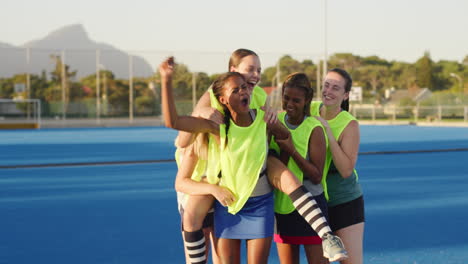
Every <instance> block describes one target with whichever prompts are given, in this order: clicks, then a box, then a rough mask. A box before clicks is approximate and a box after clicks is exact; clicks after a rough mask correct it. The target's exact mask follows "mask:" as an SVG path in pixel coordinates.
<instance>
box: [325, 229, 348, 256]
mask: <svg viewBox="0 0 468 264" xmlns="http://www.w3.org/2000/svg"><path fill="white" fill-rule="evenodd" d="M322 248H323V256H324V257H326V258H327V259H328V260H329V261H330V262H333V261H341V260H344V259H347V258H348V252H347V251H346V249H345V247H344V245H343V242H342V241H341V239H340V238H339V237H338V236H335V235H332V234H331V233H326V234H325V235H324V236H323V237H322Z"/></svg>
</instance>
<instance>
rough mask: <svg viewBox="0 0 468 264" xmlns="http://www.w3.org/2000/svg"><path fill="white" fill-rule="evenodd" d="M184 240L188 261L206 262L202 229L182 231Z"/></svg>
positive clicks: (193, 263) (194, 263) (200, 263)
mask: <svg viewBox="0 0 468 264" xmlns="http://www.w3.org/2000/svg"><path fill="white" fill-rule="evenodd" d="M184 240H185V241H184V244H185V248H186V249H187V252H188V256H189V262H190V263H192V264H204V263H206V242H205V235H204V234H203V230H201V229H200V230H197V231H193V232H188V231H184Z"/></svg>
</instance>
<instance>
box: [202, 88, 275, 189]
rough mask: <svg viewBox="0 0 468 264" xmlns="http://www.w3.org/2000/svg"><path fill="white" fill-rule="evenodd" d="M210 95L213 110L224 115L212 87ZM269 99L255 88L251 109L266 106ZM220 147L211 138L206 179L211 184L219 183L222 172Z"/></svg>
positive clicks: (211, 137)
mask: <svg viewBox="0 0 468 264" xmlns="http://www.w3.org/2000/svg"><path fill="white" fill-rule="evenodd" d="M208 92H209V94H210V104H211V107H212V108H215V109H217V110H218V111H220V112H221V113H222V114H224V109H223V106H222V105H221V104H220V103H219V101H218V99H216V96H215V95H214V93H213V89H211V87H210V88H209V89H208ZM266 99H267V94H266V92H265V91H264V90H263V89H262V88H261V87H259V86H255V87H254V89H253V92H252V97H251V101H250V105H249V106H250V109H257V108H260V107H262V106H264V105H265V103H266ZM219 155H220V154H219V145H218V143H217V142H216V140H215V138H214V136H213V135H210V136H209V143H208V160H209V161H210V162H209V165H208V166H207V169H206V177H207V180H208V182H209V183H217V182H218V180H219V179H218V175H219V172H220V171H221V167H220V163H219V159H220V158H219Z"/></svg>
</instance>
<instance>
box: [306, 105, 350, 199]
mask: <svg viewBox="0 0 468 264" xmlns="http://www.w3.org/2000/svg"><path fill="white" fill-rule="evenodd" d="M321 105H322V102H320V101H314V102H312V103H311V105H310V114H311V115H312V116H320V106H321ZM353 120H356V118H355V117H354V116H352V115H351V114H350V113H349V112H348V111H341V112H340V113H339V114H338V115H337V116H336V117H335V118H333V119H331V120H327V122H328V125H329V126H330V129H331V131H332V133H333V136H334V137H335V140H336V141H338V139H339V138H340V135H341V133H343V130H344V129H345V128H346V126H347V125H348V124H349V122H351V121H353ZM326 135H327V134H325V136H326ZM332 160H333V156H332V154H331V151H330V147H329V146H327V157H326V160H325V169H324V170H323V177H322V185H323V191H324V193H325V197H326V198H327V200H328V199H329V197H328V189H327V180H326V179H327V174H328V169H329V168H330V164H331V162H332ZM354 173H355V174H356V177H357V172H356V169H354Z"/></svg>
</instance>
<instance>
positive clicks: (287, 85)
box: [270, 73, 328, 264]
mask: <svg viewBox="0 0 468 264" xmlns="http://www.w3.org/2000/svg"><path fill="white" fill-rule="evenodd" d="M282 87H283V89H282V106H283V110H284V112H281V113H279V114H278V120H279V121H280V122H281V123H283V124H284V125H285V126H286V127H287V128H288V129H289V131H290V132H291V137H290V138H288V139H287V140H277V139H275V141H272V142H271V144H270V148H272V149H274V150H277V151H280V152H279V153H280V158H281V160H282V161H284V163H285V164H286V165H287V166H288V169H290V170H291V171H292V172H293V173H294V175H295V176H296V177H297V178H298V180H299V181H301V182H302V183H303V185H304V187H306V189H307V190H308V191H309V192H310V193H311V194H313V195H314V198H315V200H316V201H317V205H318V206H319V207H320V209H321V210H322V212H323V214H324V216H325V217H326V218H328V213H327V200H326V199H325V195H324V193H323V187H322V184H321V182H322V175H323V169H324V165H325V156H326V150H327V144H326V138H325V133H324V131H323V127H322V124H321V123H320V122H319V121H318V120H317V119H315V118H313V117H311V116H310V103H311V102H312V98H313V97H314V90H313V89H312V87H311V85H310V81H309V79H308V78H307V76H306V75H305V74H304V73H293V74H290V75H289V76H288V77H286V80H285V81H284V82H283V85H282ZM277 144H278V145H277ZM275 218H276V228H275V235H274V240H275V242H276V247H277V249H278V255H279V259H280V262H281V263H291V264H292V263H299V256H300V247H301V246H302V247H303V248H304V251H305V254H306V257H307V263H309V264H323V263H328V262H327V260H326V259H325V258H324V257H323V249H322V240H321V238H320V236H319V235H318V234H317V233H316V232H315V231H314V229H312V228H311V227H310V226H309V224H308V223H307V221H305V220H304V218H302V216H301V215H300V214H299V212H298V211H297V210H296V209H295V208H294V206H293V204H292V202H291V199H289V197H288V196H287V195H286V194H285V193H283V192H281V191H279V190H275Z"/></svg>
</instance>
